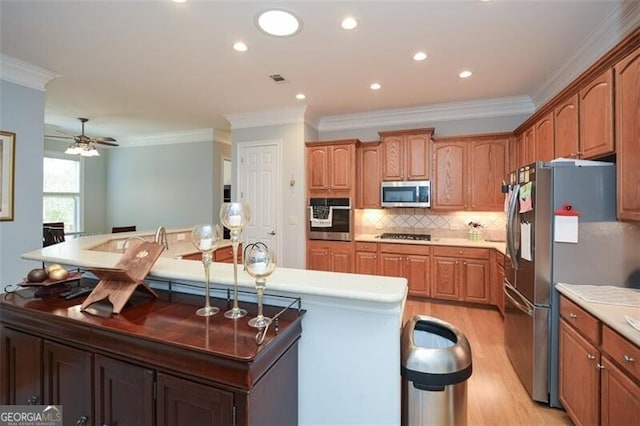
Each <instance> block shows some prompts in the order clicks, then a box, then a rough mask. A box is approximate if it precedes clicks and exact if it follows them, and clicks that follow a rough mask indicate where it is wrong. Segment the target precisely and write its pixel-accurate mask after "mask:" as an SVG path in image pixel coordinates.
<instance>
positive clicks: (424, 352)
mask: <svg viewBox="0 0 640 426" xmlns="http://www.w3.org/2000/svg"><path fill="white" fill-rule="evenodd" d="M400 345H401V349H400V355H401V366H400V371H401V375H402V424H403V425H409V426H414V425H427V424H433V425H466V424H467V383H466V381H467V379H468V378H469V377H471V372H472V364H471V346H470V345H469V341H468V340H467V338H466V337H465V336H464V334H462V332H461V331H460V330H458V329H457V328H456V327H454V326H453V325H451V324H449V323H447V322H445V321H442V320H439V319H437V318H432V317H428V316H424V315H416V316H414V317H413V318H411V319H410V320H409V321H408V322H407V323H406V324H405V326H404V328H403V330H402V336H401V343H400Z"/></svg>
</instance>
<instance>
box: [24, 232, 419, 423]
mask: <svg viewBox="0 0 640 426" xmlns="http://www.w3.org/2000/svg"><path fill="white" fill-rule="evenodd" d="M189 233H190V230H188V229H183V230H168V231H167V235H168V237H169V238H168V240H169V250H168V251H166V252H165V254H164V255H163V256H161V257H160V259H158V261H157V263H156V264H155V265H154V266H153V268H152V269H151V272H150V274H149V276H148V279H147V282H148V283H149V284H150V285H151V286H152V287H154V288H158V289H168V288H169V287H171V289H172V291H178V292H184V293H195V294H203V287H204V284H203V281H204V271H203V266H202V263H201V262H197V261H190V260H183V259H181V257H182V255H184V254H188V253H193V252H194V250H193V249H192V248H191V247H190V244H191V243H190V241H189V238H190V235H189ZM150 236H151V237H152V234H150V233H148V232H147V233H144V232H137V233H128V234H126V235H121V234H120V235H114V234H107V235H94V236H86V237H81V238H78V239H75V240H70V241H66V242H64V243H60V244H56V245H53V246H49V247H45V248H42V249H38V250H35V251H32V252H29V253H26V254H24V255H23V256H22V257H23V258H25V259H30V260H36V261H42V262H47V263H50V262H56V263H61V264H64V265H69V266H75V267H79V268H81V269H84V268H91V267H112V266H113V265H114V264H115V263H116V262H117V261H118V260H119V259H120V256H121V253H120V252H118V251H117V247H118V246H120V249H121V248H122V244H123V241H125V240H126V239H127V238H131V237H142V238H144V239H149V237H150ZM111 246H115V247H116V250H113V251H109V250H111V249H109V248H108V247H111ZM25 274H26V271H25ZM211 277H212V289H213V291H212V297H226V290H227V289H229V288H231V286H232V285H233V265H232V264H226V263H217V262H216V263H214V264H213V265H212V267H211ZM238 286H239V288H240V290H241V291H243V294H242V297H241V299H243V300H247V301H255V296H254V295H253V294H252V293H253V291H254V284H253V280H252V279H251V277H250V276H249V275H247V274H246V273H244V272H243V271H242V266H239V269H238ZM221 290H222V291H221ZM244 291H246V292H247V293H244ZM267 292H268V293H269V294H271V295H274V296H277V297H272V298H269V297H266V298H265V303H269V304H272V305H277V304H282V303H283V302H282V300H284V299H280V298H279V296H284V297H287V298H298V297H299V298H301V301H302V308H303V309H304V310H306V314H305V316H304V318H303V321H302V337H301V338H300V341H299V346H298V351H299V361H298V367H299V372H298V374H299V375H298V395H299V396H298V410H299V411H298V413H299V415H298V423H299V424H389V425H391V424H399V423H400V332H401V327H402V315H403V310H404V303H405V300H406V294H407V282H406V280H405V279H404V278H391V277H378V276H368V275H358V274H342V273H332V272H320V271H307V270H297V269H289V268H276V271H275V272H274V274H273V275H272V276H271V277H270V278H269V279H268V281H267ZM81 302H82V299H80V300H79V301H78V303H81ZM285 303H286V302H285ZM125 309H126V308H125ZM194 315H195V313H194ZM219 315H222V314H219ZM248 319H249V318H246V317H245V318H242V319H240V320H238V321H247V320H248ZM203 321H204V319H203ZM273 391H274V392H278V390H277V389H274V390H273Z"/></svg>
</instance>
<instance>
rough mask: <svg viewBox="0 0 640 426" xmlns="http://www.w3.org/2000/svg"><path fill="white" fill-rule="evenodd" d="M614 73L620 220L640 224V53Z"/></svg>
mask: <svg viewBox="0 0 640 426" xmlns="http://www.w3.org/2000/svg"><path fill="white" fill-rule="evenodd" d="M615 73H616V148H617V155H616V157H617V160H616V161H617V173H618V219H620V220H634V221H640V168H639V167H638V165H639V164H640V120H639V119H638V117H640V49H636V50H635V51H633V52H632V53H631V54H629V55H628V56H627V57H625V58H624V59H623V60H621V61H620V62H619V63H618V64H617V65H616V66H615Z"/></svg>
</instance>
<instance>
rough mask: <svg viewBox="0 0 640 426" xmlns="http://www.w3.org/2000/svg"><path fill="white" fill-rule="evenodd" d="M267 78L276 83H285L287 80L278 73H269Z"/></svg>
mask: <svg viewBox="0 0 640 426" xmlns="http://www.w3.org/2000/svg"><path fill="white" fill-rule="evenodd" d="M269 78H270V79H271V80H273V81H275V82H276V83H286V82H287V80H285V78H284V77H283V76H281V75H280V74H271V75H270V76H269Z"/></svg>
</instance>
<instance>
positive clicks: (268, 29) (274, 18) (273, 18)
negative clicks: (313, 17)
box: [256, 9, 302, 37]
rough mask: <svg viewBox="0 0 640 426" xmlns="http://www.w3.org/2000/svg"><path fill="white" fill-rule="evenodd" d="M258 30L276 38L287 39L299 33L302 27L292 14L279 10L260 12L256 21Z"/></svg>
mask: <svg viewBox="0 0 640 426" xmlns="http://www.w3.org/2000/svg"><path fill="white" fill-rule="evenodd" d="M256 22H257V24H258V28H260V29H261V30H262V31H264V32H265V33H267V34H270V35H273V36H276V37H287V36H291V35H294V34H297V33H298V32H300V29H301V27H302V25H301V24H300V21H299V20H298V18H296V17H295V16H294V15H293V14H291V13H289V12H287V11H284V10H279V9H272V10H267V11H265V12H262V13H261V14H260V15H258V19H257V21H256Z"/></svg>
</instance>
